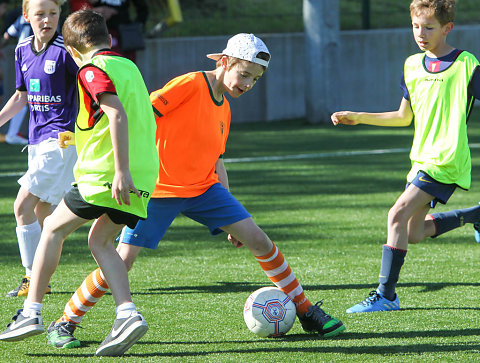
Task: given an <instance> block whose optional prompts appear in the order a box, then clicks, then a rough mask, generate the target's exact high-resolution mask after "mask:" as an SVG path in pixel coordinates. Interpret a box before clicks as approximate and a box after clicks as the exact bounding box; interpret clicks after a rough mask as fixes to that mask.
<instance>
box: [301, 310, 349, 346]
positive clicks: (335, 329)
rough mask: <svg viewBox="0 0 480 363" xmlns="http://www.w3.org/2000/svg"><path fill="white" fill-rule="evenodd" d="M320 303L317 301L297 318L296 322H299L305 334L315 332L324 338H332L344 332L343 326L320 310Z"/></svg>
mask: <svg viewBox="0 0 480 363" xmlns="http://www.w3.org/2000/svg"><path fill="white" fill-rule="evenodd" d="M322 303H323V302H322V301H319V302H317V303H316V304H315V305H312V306H310V307H309V308H308V311H307V313H306V314H305V315H303V316H299V317H298V320H300V323H301V324H302V328H303V330H305V331H307V332H317V333H318V334H319V335H320V336H322V337H325V338H329V337H334V336H336V335H338V334H340V333H341V332H343V331H344V330H345V325H343V323H342V322H341V321H340V320H338V319H335V318H333V317H331V316H330V315H328V314H327V313H326V312H325V311H323V310H322V309H320V306H322Z"/></svg>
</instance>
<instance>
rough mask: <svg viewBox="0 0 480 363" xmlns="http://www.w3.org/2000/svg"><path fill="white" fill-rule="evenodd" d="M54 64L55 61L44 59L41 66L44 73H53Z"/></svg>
mask: <svg viewBox="0 0 480 363" xmlns="http://www.w3.org/2000/svg"><path fill="white" fill-rule="evenodd" d="M55 65H56V62H55V61H53V60H46V61H45V66H44V67H43V70H44V71H45V73H46V74H53V73H55Z"/></svg>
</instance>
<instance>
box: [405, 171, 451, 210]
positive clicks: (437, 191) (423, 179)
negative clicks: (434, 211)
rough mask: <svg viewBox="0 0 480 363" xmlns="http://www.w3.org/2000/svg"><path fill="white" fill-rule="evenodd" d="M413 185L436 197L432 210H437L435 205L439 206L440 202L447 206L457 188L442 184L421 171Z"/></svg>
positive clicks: (432, 203) (431, 203)
mask: <svg viewBox="0 0 480 363" xmlns="http://www.w3.org/2000/svg"><path fill="white" fill-rule="evenodd" d="M411 184H413V185H415V186H416V187H417V188H419V189H421V190H423V191H424V192H425V193H428V194H430V195H433V196H434V197H435V198H434V199H433V200H432V201H431V202H430V207H431V208H435V205H436V204H437V202H440V203H442V204H447V202H448V200H449V199H450V197H451V196H452V194H453V192H454V191H455V189H456V188H457V184H443V183H440V182H438V181H436V180H435V179H433V178H432V177H431V176H429V175H428V174H427V173H425V172H423V171H421V170H420V171H419V172H418V174H417V176H416V177H415V179H413V180H412V183H411ZM409 185H410V183H407V188H408V186H409Z"/></svg>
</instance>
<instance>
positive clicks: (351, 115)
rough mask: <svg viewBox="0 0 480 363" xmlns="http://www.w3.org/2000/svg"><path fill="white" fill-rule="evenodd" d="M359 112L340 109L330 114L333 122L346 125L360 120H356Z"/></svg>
mask: <svg viewBox="0 0 480 363" xmlns="http://www.w3.org/2000/svg"><path fill="white" fill-rule="evenodd" d="M356 116H357V114H356V113H355V112H350V111H340V112H335V113H334V114H332V116H330V118H331V120H332V123H333V124H334V125H335V126H337V125H338V124H344V125H356V124H358V121H357V120H356Z"/></svg>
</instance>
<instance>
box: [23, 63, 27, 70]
mask: <svg viewBox="0 0 480 363" xmlns="http://www.w3.org/2000/svg"><path fill="white" fill-rule="evenodd" d="M26 70H27V65H26V64H24V65H23V67H22V72H25V71H26Z"/></svg>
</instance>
